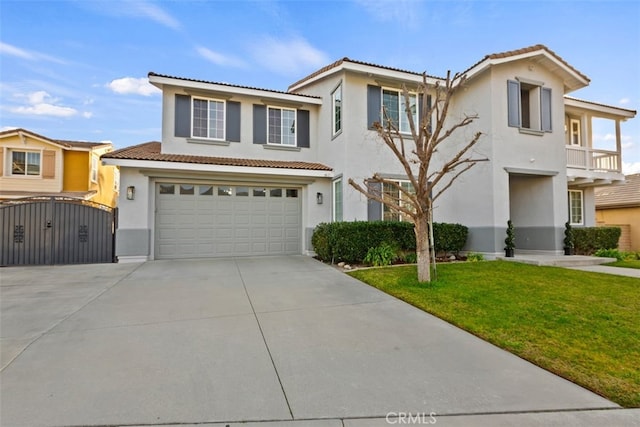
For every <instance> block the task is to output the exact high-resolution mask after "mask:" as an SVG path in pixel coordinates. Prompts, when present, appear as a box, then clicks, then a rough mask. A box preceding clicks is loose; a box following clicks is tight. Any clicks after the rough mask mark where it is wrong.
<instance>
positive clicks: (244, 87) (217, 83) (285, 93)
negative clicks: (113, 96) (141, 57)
mask: <svg viewBox="0 0 640 427" xmlns="http://www.w3.org/2000/svg"><path fill="white" fill-rule="evenodd" d="M151 76H155V77H164V78H167V79H175V80H184V81H187V82H196V83H206V84H214V85H220V86H226V87H235V88H240V89H250V90H259V91H263V92H270V93H278V94H281V95H293V93H292V92H284V91H280V90H273V89H263V88H259V87H252V86H241V85H233V84H229V83H222V82H214V81H210V80H199V79H190V78H186V77H176V76H170V75H167V74H158V73H154V72H153V71H150V72H149V74H148V77H151ZM295 95H296V96H303V97H306V98H312V99H321V97H319V96H312V95H303V94H298V93H296V94H295Z"/></svg>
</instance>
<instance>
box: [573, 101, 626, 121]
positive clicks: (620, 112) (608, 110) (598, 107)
mask: <svg viewBox="0 0 640 427" xmlns="http://www.w3.org/2000/svg"><path fill="white" fill-rule="evenodd" d="M564 105H565V106H566V107H575V108H581V109H585V110H591V111H597V112H599V113H603V114H607V115H612V116H619V117H620V118H623V119H624V120H626V119H632V118H634V117H635V116H636V111H635V110H629V109H626V108H620V107H615V106H613V105H605V104H599V103H595V102H590V101H585V100H583V99H577V98H572V97H569V96H565V97H564Z"/></svg>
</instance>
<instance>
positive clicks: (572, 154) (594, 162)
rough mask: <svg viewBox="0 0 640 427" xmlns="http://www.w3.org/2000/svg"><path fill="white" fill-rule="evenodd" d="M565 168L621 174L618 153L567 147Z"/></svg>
mask: <svg viewBox="0 0 640 427" xmlns="http://www.w3.org/2000/svg"><path fill="white" fill-rule="evenodd" d="M566 148H567V167H569V168H575V169H585V170H591V171H596V172H621V171H622V169H621V164H620V153H618V152H616V151H607V150H593V149H590V148H585V147H573V146H567V147H566Z"/></svg>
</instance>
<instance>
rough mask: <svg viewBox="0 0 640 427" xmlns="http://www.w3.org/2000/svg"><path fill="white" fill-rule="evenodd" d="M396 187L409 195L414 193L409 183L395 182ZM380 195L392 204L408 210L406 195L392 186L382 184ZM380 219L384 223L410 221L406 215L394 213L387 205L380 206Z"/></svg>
mask: <svg viewBox="0 0 640 427" xmlns="http://www.w3.org/2000/svg"><path fill="white" fill-rule="evenodd" d="M397 183H398V185H399V186H400V187H402V188H403V189H404V190H406V191H407V192H409V193H412V194H413V193H415V191H414V189H413V185H411V182H409V181H397ZM382 194H383V196H382V197H383V198H384V199H389V200H390V201H392V202H393V203H396V204H399V205H400V206H402V207H406V208H409V207H410V206H411V205H410V204H409V202H408V200H407V195H406V194H404V193H403V192H402V191H400V190H399V189H398V188H397V187H395V186H394V185H392V184H388V183H384V184H383V186H382ZM382 219H383V220H384V221H410V219H409V218H408V217H407V215H406V214H404V213H400V212H396V211H394V210H392V209H391V208H389V207H388V206H387V205H384V204H383V205H382Z"/></svg>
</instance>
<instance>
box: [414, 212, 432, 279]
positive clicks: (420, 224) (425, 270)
mask: <svg viewBox="0 0 640 427" xmlns="http://www.w3.org/2000/svg"><path fill="white" fill-rule="evenodd" d="M414 227H415V228H414V230H415V233H416V255H417V256H418V281H419V282H430V281H431V253H430V252H429V221H428V219H427V218H419V219H418V220H417V221H416V222H415V224H414Z"/></svg>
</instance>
